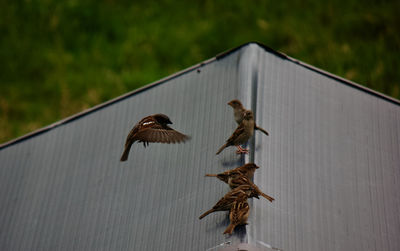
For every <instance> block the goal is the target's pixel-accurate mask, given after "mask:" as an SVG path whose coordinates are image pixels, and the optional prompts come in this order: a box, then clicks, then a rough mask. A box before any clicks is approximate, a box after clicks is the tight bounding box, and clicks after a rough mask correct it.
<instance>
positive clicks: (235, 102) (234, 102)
mask: <svg viewBox="0 0 400 251" xmlns="http://www.w3.org/2000/svg"><path fill="white" fill-rule="evenodd" d="M228 105H230V106H232V108H234V109H236V108H243V105H242V103H240V101H239V100H237V99H234V100H231V101H229V103H228Z"/></svg>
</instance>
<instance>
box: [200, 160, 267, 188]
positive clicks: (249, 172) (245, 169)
mask: <svg viewBox="0 0 400 251" xmlns="http://www.w3.org/2000/svg"><path fill="white" fill-rule="evenodd" d="M258 168H259V167H258V166H257V165H256V164H254V163H247V164H245V165H243V166H240V167H236V168H235V169H232V170H229V171H225V172H223V173H219V174H206V176H207V177H217V178H218V179H220V180H222V181H223V182H225V183H228V180H229V178H230V177H239V176H240V175H245V176H247V177H248V178H249V179H251V178H253V175H254V172H255V171H256V169H258Z"/></svg>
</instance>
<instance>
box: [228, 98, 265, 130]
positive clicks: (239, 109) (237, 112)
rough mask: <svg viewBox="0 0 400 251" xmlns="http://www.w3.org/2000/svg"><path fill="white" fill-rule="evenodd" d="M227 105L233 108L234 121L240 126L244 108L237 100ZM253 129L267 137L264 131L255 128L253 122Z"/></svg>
mask: <svg viewBox="0 0 400 251" xmlns="http://www.w3.org/2000/svg"><path fill="white" fill-rule="evenodd" d="M228 105H229V106H231V107H232V108H233V116H234V117H235V121H236V122H237V123H238V124H240V123H241V122H242V120H243V118H244V112H245V111H246V109H245V108H244V106H243V105H242V103H241V102H240V101H239V100H237V99H233V100H231V101H229V102H228ZM254 129H255V130H259V131H261V132H263V133H264V134H265V135H267V136H268V135H269V133H268V132H267V131H266V130H264V129H263V128H261V127H259V126H257V125H256V123H255V122H254Z"/></svg>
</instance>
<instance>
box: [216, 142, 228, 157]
mask: <svg viewBox="0 0 400 251" xmlns="http://www.w3.org/2000/svg"><path fill="white" fill-rule="evenodd" d="M227 146H228V144H225V145H223V146H221V148H220V149H219V150H218V152H217V153H216V154H217V155H218V154H220V153H221V152H222V150H224V149H225V147H227Z"/></svg>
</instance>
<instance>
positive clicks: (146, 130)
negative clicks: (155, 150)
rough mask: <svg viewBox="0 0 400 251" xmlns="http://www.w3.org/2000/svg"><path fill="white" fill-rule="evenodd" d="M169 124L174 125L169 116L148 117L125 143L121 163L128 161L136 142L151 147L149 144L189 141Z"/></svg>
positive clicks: (156, 115)
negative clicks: (130, 151)
mask: <svg viewBox="0 0 400 251" xmlns="http://www.w3.org/2000/svg"><path fill="white" fill-rule="evenodd" d="M168 124H172V122H171V120H170V119H169V118H168V116H167V115H164V114H161V113H160V114H154V115H151V116H147V117H145V118H143V119H142V120H140V121H139V123H137V124H136V125H135V126H134V127H133V128H132V130H131V131H130V132H129V135H128V137H127V138H126V142H125V149H124V153H123V154H122V156H121V161H126V160H127V159H128V155H129V150H130V149H131V146H132V144H133V143H134V142H135V141H138V142H143V146H144V147H146V144H147V145H149V142H151V143H153V142H157V143H167V144H170V143H180V142H185V141H186V140H188V139H189V137H188V136H187V135H184V134H182V133H180V132H178V131H175V130H174V129H172V128H171V127H169V126H168Z"/></svg>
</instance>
